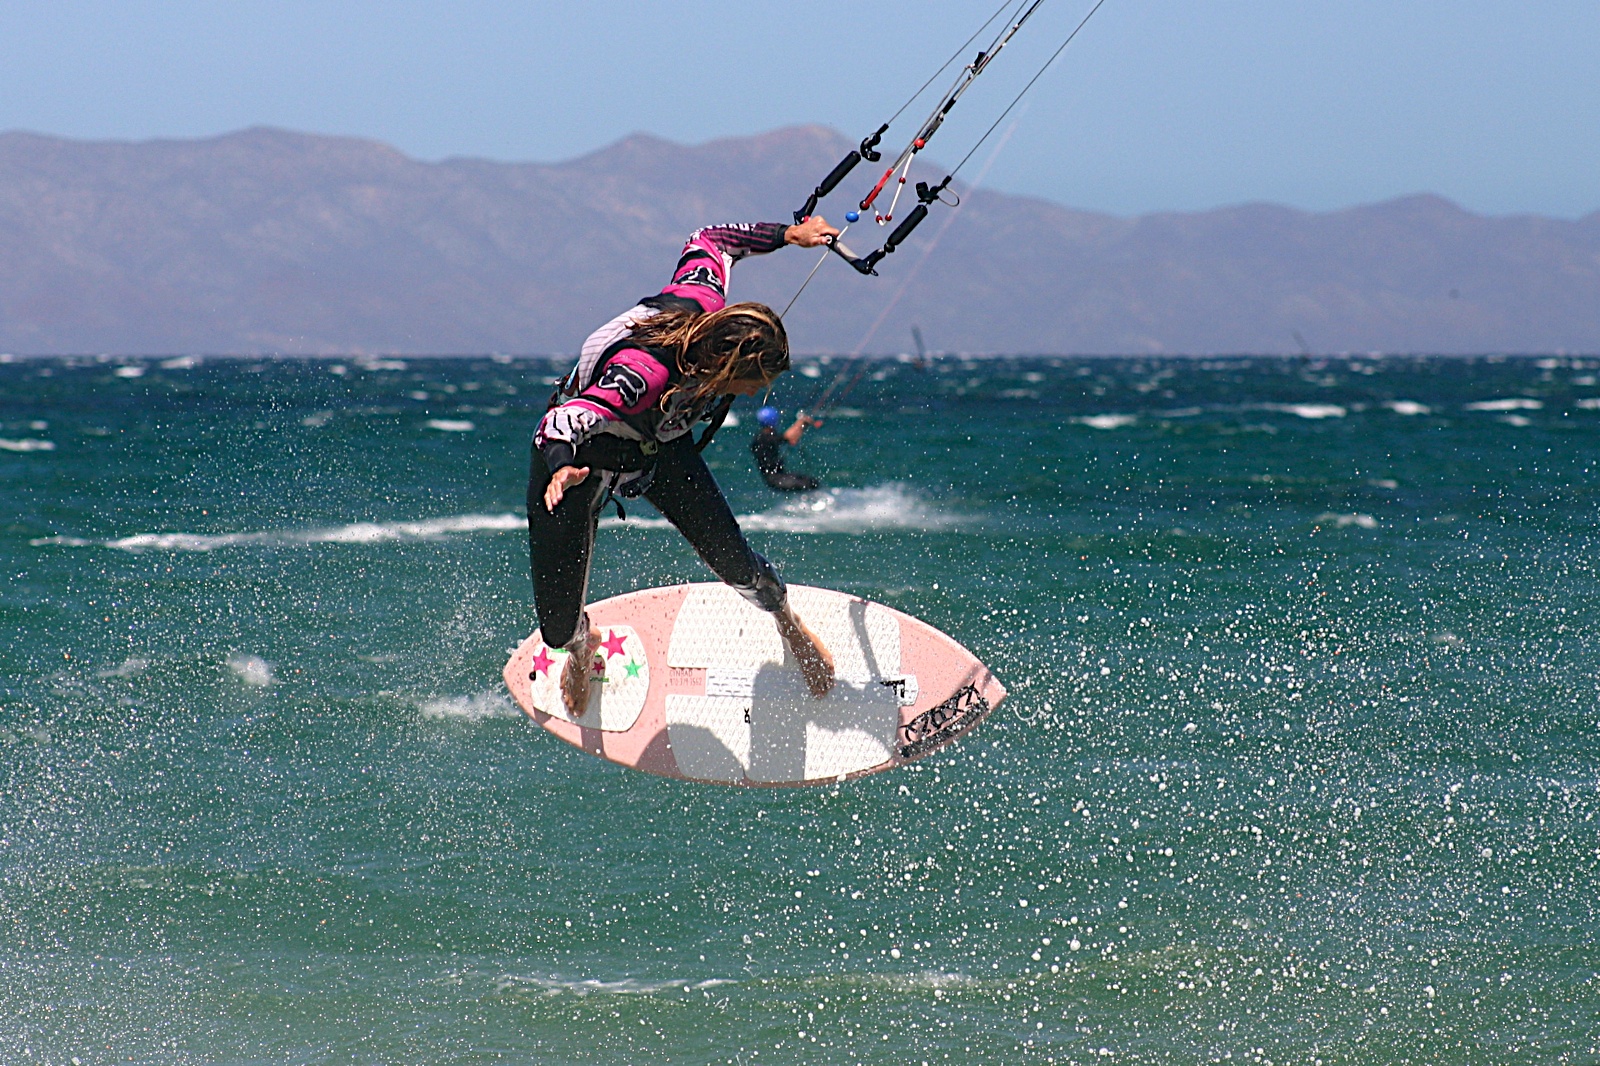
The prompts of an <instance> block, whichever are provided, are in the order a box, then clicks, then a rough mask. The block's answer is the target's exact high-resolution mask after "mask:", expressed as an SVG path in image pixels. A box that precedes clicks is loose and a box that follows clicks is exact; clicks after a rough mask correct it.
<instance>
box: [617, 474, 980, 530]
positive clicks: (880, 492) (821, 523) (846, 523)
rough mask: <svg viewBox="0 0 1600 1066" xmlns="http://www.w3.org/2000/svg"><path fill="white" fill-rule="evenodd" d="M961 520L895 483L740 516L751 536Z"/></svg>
mask: <svg viewBox="0 0 1600 1066" xmlns="http://www.w3.org/2000/svg"><path fill="white" fill-rule="evenodd" d="M963 521H964V520H963V519H962V518H960V517H959V516H956V515H952V514H946V513H943V512H941V511H938V510H936V509H935V508H934V507H933V506H932V505H931V504H930V503H929V502H928V501H927V500H926V499H925V498H924V497H923V496H922V495H921V494H920V493H918V492H917V491H916V490H915V489H913V488H912V487H911V486H909V485H903V484H898V483H891V484H887V485H874V486H872V487H870V488H865V489H821V490H818V491H816V492H807V493H803V494H801V495H799V496H796V497H794V498H792V499H789V500H785V501H784V502H783V503H781V504H779V505H778V506H776V507H774V508H772V509H771V510H769V511H761V512H759V513H757V514H743V515H740V516H739V525H740V526H742V527H743V528H744V529H746V530H751V529H759V530H766V531H770V532H774V533H867V532H872V531H875V530H880V529H951V528H953V527H956V526H959V525H961V524H963ZM600 525H601V526H603V527H609V528H615V527H619V526H620V527H623V528H629V529H668V528H671V524H670V523H669V522H668V521H667V520H666V519H665V518H634V517H630V518H629V519H628V520H627V521H626V522H622V521H618V520H617V519H615V518H607V519H602V520H601V522H600Z"/></svg>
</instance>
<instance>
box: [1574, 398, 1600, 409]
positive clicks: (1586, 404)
mask: <svg viewBox="0 0 1600 1066" xmlns="http://www.w3.org/2000/svg"><path fill="white" fill-rule="evenodd" d="M1577 405H1578V407H1580V408H1582V409H1583V410H1585V411H1600V396H1585V397H1584V398H1583V399H1581V400H1579V401H1577Z"/></svg>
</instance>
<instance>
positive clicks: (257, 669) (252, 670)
mask: <svg viewBox="0 0 1600 1066" xmlns="http://www.w3.org/2000/svg"><path fill="white" fill-rule="evenodd" d="M228 669H229V670H232V671H233V672H234V675H235V676H237V677H238V678H239V680H240V681H243V682H244V683H245V684H247V685H249V686H250V687H251V688H267V687H269V686H271V685H274V684H276V683H277V681H278V675H277V674H276V673H275V672H274V671H273V669H272V664H271V663H269V662H267V660H265V659H263V658H262V657H261V656H259V655H248V654H243V653H238V652H236V653H234V654H233V655H230V656H228Z"/></svg>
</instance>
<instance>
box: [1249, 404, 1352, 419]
mask: <svg viewBox="0 0 1600 1066" xmlns="http://www.w3.org/2000/svg"><path fill="white" fill-rule="evenodd" d="M1266 409H1267V410H1269V411H1282V412H1283V413H1284V414H1287V415H1295V416H1296V417H1298V418H1310V419H1318V418H1343V417H1344V416H1345V415H1347V414H1349V413H1350V412H1349V410H1348V409H1346V408H1344V407H1341V406H1339V405H1338V404H1336V403H1269V404H1267V405H1266Z"/></svg>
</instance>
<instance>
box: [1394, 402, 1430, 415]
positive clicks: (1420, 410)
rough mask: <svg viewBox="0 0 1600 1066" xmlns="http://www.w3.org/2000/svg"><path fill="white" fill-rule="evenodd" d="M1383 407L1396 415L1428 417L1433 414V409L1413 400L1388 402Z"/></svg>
mask: <svg viewBox="0 0 1600 1066" xmlns="http://www.w3.org/2000/svg"><path fill="white" fill-rule="evenodd" d="M1383 406H1385V407H1387V408H1388V409H1389V410H1391V411H1393V412H1394V413H1395V414H1397V415H1428V414H1432V413H1433V408H1431V407H1429V406H1428V405H1427V404H1425V403H1418V402H1417V401H1415V400H1390V401H1389V402H1388V403H1386V404H1384V405H1383Z"/></svg>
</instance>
